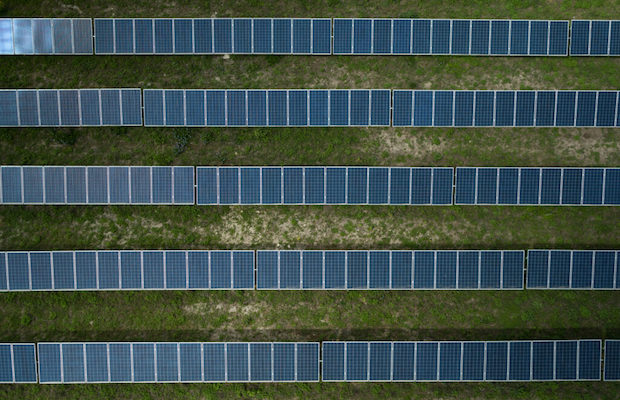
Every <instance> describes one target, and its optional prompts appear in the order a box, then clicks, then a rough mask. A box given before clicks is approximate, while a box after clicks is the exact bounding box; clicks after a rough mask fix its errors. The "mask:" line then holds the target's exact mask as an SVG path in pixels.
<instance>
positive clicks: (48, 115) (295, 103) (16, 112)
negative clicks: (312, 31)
mask: <svg viewBox="0 0 620 400" xmlns="http://www.w3.org/2000/svg"><path fill="white" fill-rule="evenodd" d="M391 97H393V99H392V98H391ZM391 105H393V107H392V106H391ZM619 109H620V92H618V91H527V90H523V91H492V90H487V91H468V90H456V91H453V90H394V91H393V94H391V91H390V90H389V89H360V90H349V89H342V90H340V89H337V90H321V89H317V90H308V89H292V90H290V89H281V90H262V89H260V90H259V89H257V90H241V89H234V90H217V89H216V90H202V89H166V90H164V89H145V90H144V125H145V126H435V127H437V126H454V127H471V126H480V127H522V126H523V127H526V126H536V127H541V126H543V127H548V126H558V127H569V126H577V127H614V126H620V112H619V111H618V110H619ZM142 123H143V122H142V96H141V93H140V89H62V90H55V89H39V90H36V89H25V90H18V89H3V90H0V126H14V127H17V126H101V125H110V126H114V125H128V126H134V125H135V126H142Z"/></svg>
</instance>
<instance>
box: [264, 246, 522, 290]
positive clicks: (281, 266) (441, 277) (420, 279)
mask: <svg viewBox="0 0 620 400" xmlns="http://www.w3.org/2000/svg"><path fill="white" fill-rule="evenodd" d="M524 257H525V254H524V252H523V251H509V250H483V251H455V250H427V251H405V250H399V251H381V250H376V251H375V250H372V251H359V250H357V251H352V250H339V251H336V250H332V251H325V250H311V251H296V250H258V251H257V282H258V285H257V288H258V289H259V290H261V289H267V290H282V289H295V290H297V289H305V290H313V289H320V290H322V289H341V290H342V289H370V290H379V289H408V290H411V289H491V290H499V289H523V271H524ZM467 276H473V278H472V279H469V280H468V278H467ZM457 277H459V278H458V279H457Z"/></svg>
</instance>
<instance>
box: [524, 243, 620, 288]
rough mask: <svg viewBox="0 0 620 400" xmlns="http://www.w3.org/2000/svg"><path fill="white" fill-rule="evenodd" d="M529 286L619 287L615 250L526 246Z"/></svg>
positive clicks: (619, 274) (619, 276)
mask: <svg viewBox="0 0 620 400" xmlns="http://www.w3.org/2000/svg"><path fill="white" fill-rule="evenodd" d="M527 261H528V262H527V287H528V288H529V289H620V271H618V251H616V250H597V251H591V250H528V252H527Z"/></svg>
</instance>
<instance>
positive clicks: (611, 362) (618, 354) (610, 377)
mask: <svg viewBox="0 0 620 400" xmlns="http://www.w3.org/2000/svg"><path fill="white" fill-rule="evenodd" d="M603 365H604V366H605V368H604V370H605V372H604V375H603V380H605V381H617V380H620V340H605V361H604V364H603Z"/></svg>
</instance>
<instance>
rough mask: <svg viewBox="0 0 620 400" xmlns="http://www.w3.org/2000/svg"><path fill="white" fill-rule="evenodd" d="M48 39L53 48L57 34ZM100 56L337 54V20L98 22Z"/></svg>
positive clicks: (83, 30)
mask: <svg viewBox="0 0 620 400" xmlns="http://www.w3.org/2000/svg"><path fill="white" fill-rule="evenodd" d="M73 21H74V22H73V24H74V38H75V43H76V45H75V47H76V49H75V53H85V52H87V50H88V47H86V43H85V40H84V38H86V37H88V36H87V35H88V32H90V31H88V30H87V29H86V28H87V27H85V26H82V25H80V24H77V23H76V22H80V21H81V20H73ZM8 24H9V26H10V20H8ZM77 28H79V29H77ZM0 32H1V30H0ZM76 32H77V33H78V34H79V37H78V34H76ZM48 36H50V43H51V33H50V34H49V35H48ZM78 39H80V40H79V41H78ZM6 42H7V50H6V51H7V52H10V53H11V54H12V53H13V51H12V48H10V49H9V48H8V43H9V42H10V44H11V46H12V41H9V40H6ZM78 43H79V46H78ZM134 43H135V46H134ZM50 48H51V45H50ZM0 51H1V50H0ZM48 52H51V49H50V50H49V51H48ZM90 52H91V53H92V45H91V49H90ZM95 53H96V54H153V53H155V54H230V53H233V54H291V53H292V54H331V20H330V19H268V18H214V19H95Z"/></svg>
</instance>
